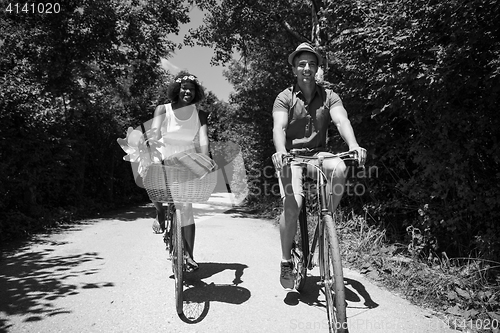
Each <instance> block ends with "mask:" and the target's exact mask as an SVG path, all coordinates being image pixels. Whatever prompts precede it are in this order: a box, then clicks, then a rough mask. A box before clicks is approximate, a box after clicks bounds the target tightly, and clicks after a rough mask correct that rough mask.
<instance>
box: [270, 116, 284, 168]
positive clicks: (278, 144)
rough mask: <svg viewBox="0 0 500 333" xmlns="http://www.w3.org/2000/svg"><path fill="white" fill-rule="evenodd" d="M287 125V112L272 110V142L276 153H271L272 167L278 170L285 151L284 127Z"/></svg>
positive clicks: (281, 164)
mask: <svg viewBox="0 0 500 333" xmlns="http://www.w3.org/2000/svg"><path fill="white" fill-rule="evenodd" d="M287 126H288V113H287V112H282V111H275V112H273V142H274V148H275V149H276V153H275V154H273V157H272V159H273V163H274V167H275V168H276V169H277V170H280V169H281V168H282V166H283V155H284V154H286V153H287V151H286V147H285V144H286V128H287Z"/></svg>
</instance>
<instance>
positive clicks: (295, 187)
mask: <svg viewBox="0 0 500 333" xmlns="http://www.w3.org/2000/svg"><path fill="white" fill-rule="evenodd" d="M318 155H323V156H329V155H332V154H331V153H326V152H321V153H317V154H315V155H314V156H318ZM327 161H328V162H327ZM339 163H343V162H342V160H341V159H340V158H335V159H328V160H324V161H323V166H324V167H325V168H326V167H328V169H332V170H334V169H335V168H336V167H337V166H338V165H339ZM308 164H309V165H308V166H307V170H305V169H306V167H304V166H303V165H297V164H291V165H290V164H288V165H285V166H283V169H282V170H281V171H280V173H279V186H280V194H281V198H284V197H286V196H291V195H294V196H295V195H301V196H304V177H305V176H306V175H307V176H308V177H310V178H313V179H316V174H317V170H316V168H315V167H314V166H313V165H317V164H318V161H317V160H311V161H310V162H309V163H308ZM329 173H330V172H327V174H329Z"/></svg>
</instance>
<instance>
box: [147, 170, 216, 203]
mask: <svg viewBox="0 0 500 333" xmlns="http://www.w3.org/2000/svg"><path fill="white" fill-rule="evenodd" d="M143 182H144V187H145V188H146V191H147V192H148V195H149V198H150V199H151V201H157V202H179V203H188V202H189V203H196V202H206V201H207V200H208V199H209V198H210V195H211V194H212V192H213V190H214V188H215V185H216V184H217V172H211V173H209V174H207V175H205V176H204V177H203V178H199V177H198V176H196V174H194V173H193V172H192V171H190V170H189V169H188V168H186V167H184V166H167V165H163V164H159V163H155V164H151V165H150V166H149V167H148V170H147V172H146V177H144V180H143Z"/></svg>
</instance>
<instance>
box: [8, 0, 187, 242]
mask: <svg viewBox="0 0 500 333" xmlns="http://www.w3.org/2000/svg"><path fill="white" fill-rule="evenodd" d="M188 10H189V4H183V3H179V2H172V1H167V2H165V1H156V0H151V1H141V2H139V1H135V0H134V1H126V2H122V1H115V0H113V1H104V0H70V1H66V2H65V3H64V5H61V11H60V12H59V13H57V14H45V15H34V14H33V15H31V14H26V15H19V14H15V13H13V14H8V13H7V14H6V15H5V16H4V19H2V20H1V21H0V29H1V31H2V32H3V33H2V34H1V36H2V37H1V39H0V45H1V47H0V96H1V100H0V122H1V123H2V125H3V128H4V130H2V132H1V138H2V140H1V142H0V154H1V155H0V157H1V158H0V160H1V161H0V170H2V171H3V173H2V175H1V176H0V177H1V178H0V198H1V199H0V208H1V213H0V221H2V223H0V230H1V231H2V233H1V234H2V238H5V237H9V235H13V234H20V233H24V232H27V231H29V230H32V229H33V228H39V227H43V226H44V225H45V224H46V223H48V222H47V221H48V220H50V217H51V215H53V214H56V215H57V214H59V213H58V212H60V211H68V212H70V213H71V214H73V213H75V212H76V211H77V210H78V209H77V207H78V206H80V207H81V208H82V210H85V211H87V212H88V211H90V210H92V209H93V208H95V207H97V208H98V207H99V206H103V205H107V206H109V205H111V204H113V203H118V202H119V201H125V200H130V198H131V197H133V196H136V197H137V196H138V192H137V191H135V190H134V189H135V188H136V186H135V182H134V180H133V179H132V177H131V172H130V167H129V165H128V164H127V163H128V162H122V161H121V156H122V154H121V152H120V151H119V149H120V148H119V147H118V145H117V144H116V138H117V137H121V136H123V133H124V132H125V128H126V127H128V126H134V125H135V124H136V123H140V122H142V121H144V120H143V119H144V118H145V117H150V115H151V103H152V101H153V100H154V99H156V94H157V90H158V89H159V88H160V86H161V80H162V79H164V78H165V73H164V72H163V71H162V70H161V69H160V57H167V56H168V55H169V54H170V52H171V51H172V50H173V49H174V48H175V47H176V45H175V44H174V43H172V42H171V41H169V40H168V39H167V38H166V36H168V34H170V33H176V32H178V31H179V24H180V23H186V22H188V20H189V17H188ZM124 179H126V180H127V181H123V180H124ZM30 224H32V225H30Z"/></svg>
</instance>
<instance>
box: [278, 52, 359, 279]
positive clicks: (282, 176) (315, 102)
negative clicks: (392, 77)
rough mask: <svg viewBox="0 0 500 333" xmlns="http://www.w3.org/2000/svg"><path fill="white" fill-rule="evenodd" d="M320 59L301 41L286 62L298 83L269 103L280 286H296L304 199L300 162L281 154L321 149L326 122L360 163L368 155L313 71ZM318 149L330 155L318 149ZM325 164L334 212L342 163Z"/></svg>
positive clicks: (333, 95)
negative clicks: (279, 209) (279, 201)
mask: <svg viewBox="0 0 500 333" xmlns="http://www.w3.org/2000/svg"><path fill="white" fill-rule="evenodd" d="M322 62H323V59H322V57H321V55H320V54H319V53H318V52H316V50H314V48H313V47H312V46H311V45H310V44H308V43H302V44H300V45H299V46H298V47H297V48H296V50H295V51H294V52H292V53H291V54H290V55H289V56H288V63H289V64H290V65H291V66H292V71H293V73H294V75H295V77H296V78H297V82H296V84H295V85H294V86H293V87H291V88H287V89H285V90H283V91H282V92H281V93H279V94H278V96H277V97H276V100H275V101H274V105H273V142H274V146H275V148H276V153H274V154H273V156H272V160H273V163H274V166H275V168H276V170H279V171H280V172H279V185H280V192H281V197H282V198H283V208H284V209H283V213H282V214H281V216H280V238H281V251H282V260H281V274H280V282H281V285H282V286H283V288H285V289H292V288H293V286H294V276H293V263H292V261H291V249H292V244H293V240H294V237H295V233H296V231H297V218H298V216H299V212H300V208H301V207H302V203H303V196H304V193H303V186H302V182H303V176H302V175H303V170H302V167H300V166H294V165H292V166H290V165H283V156H284V155H286V154H287V152H288V151H289V150H290V149H294V148H309V149H311V150H325V149H326V141H327V137H328V135H327V130H328V125H329V123H330V122H333V123H334V124H335V126H336V127H337V130H338V131H339V133H340V135H341V136H342V138H343V139H344V141H345V142H346V144H347V145H348V147H349V150H356V151H357V152H358V157H359V164H360V165H363V164H364V163H365V159H366V150H365V149H363V148H361V147H360V146H359V144H358V143H357V141H356V137H355V135H354V131H353V129H352V126H351V123H350V121H349V119H348V117H347V112H346V110H345V109H344V106H343V105H342V101H341V99H340V97H339V96H338V95H337V94H336V93H334V92H333V91H332V90H329V89H325V88H323V87H322V86H320V85H318V84H316V80H315V76H316V73H317V72H318V68H319V66H321V64H322ZM316 154H317V155H325V156H328V155H332V154H330V153H328V152H324V151H323V152H319V153H316ZM323 166H324V169H325V171H326V173H327V176H328V186H327V191H328V192H327V193H331V194H332V200H331V202H330V203H329V210H330V211H331V212H334V211H335V209H336V208H337V206H338V204H339V202H340V200H341V198H342V194H343V191H344V184H345V169H346V166H345V164H344V162H343V161H342V160H341V159H340V158H331V159H325V160H324V162H323ZM307 172H308V175H310V176H312V177H315V173H316V171H315V168H312V167H311V168H307Z"/></svg>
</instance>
